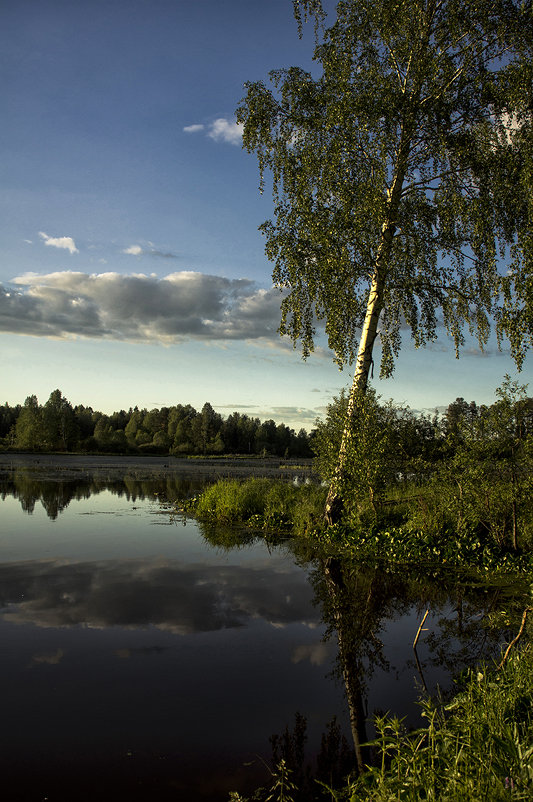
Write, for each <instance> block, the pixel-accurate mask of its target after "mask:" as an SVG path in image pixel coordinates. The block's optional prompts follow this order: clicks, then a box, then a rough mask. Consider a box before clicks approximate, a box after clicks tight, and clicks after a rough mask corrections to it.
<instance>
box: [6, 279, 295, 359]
mask: <svg viewBox="0 0 533 802" xmlns="http://www.w3.org/2000/svg"><path fill="white" fill-rule="evenodd" d="M13 284H15V285H18V290H16V291H13V290H12V289H11V290H8V289H7V288H4V287H2V286H1V285H0V331H6V332H8V331H9V332H12V333H19V334H31V335H35V336H47V337H59V338H64V337H72V336H82V337H92V338H99V339H110V340H127V341H131V342H163V343H178V342H183V341H185V340H190V339H196V340H204V341H209V340H211V341H214V342H220V341H224V340H253V341H255V342H258V341H260V342H265V341H267V340H272V341H277V340H278V339H279V338H278V334H277V327H278V325H279V318H280V308H279V307H280V293H279V291H278V290H276V289H273V288H272V289H270V290H264V289H260V288H258V287H257V286H256V285H255V283H254V282H253V281H250V280H249V279H227V278H222V277H220V276H212V275H205V274H203V273H193V272H190V271H181V272H176V273H170V274H169V275H167V276H165V277H164V278H158V277H157V276H156V275H150V276H147V275H144V274H142V273H141V274H137V275H126V276H125V275H122V274H119V273H111V272H109V273H93V274H89V273H82V272H75V271H70V270H67V271H61V272H59V271H58V272H55V273H48V274H46V275H36V274H35V273H26V274H24V275H22V276H19V277H18V278H15V279H14V280H13Z"/></svg>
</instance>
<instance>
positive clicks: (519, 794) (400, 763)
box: [230, 646, 533, 802]
mask: <svg viewBox="0 0 533 802" xmlns="http://www.w3.org/2000/svg"><path fill="white" fill-rule="evenodd" d="M532 698H533V649H532V648H531V646H529V647H527V648H526V649H524V650H523V651H522V652H518V651H517V652H514V653H512V654H511V656H510V658H509V659H508V661H507V662H506V663H505V664H504V666H503V668H502V669H501V670H500V671H497V670H494V669H487V668H486V667H482V668H478V669H476V670H475V671H471V672H470V673H469V675H468V677H467V679H466V682H465V684H464V687H463V689H462V690H461V691H460V692H459V693H458V694H457V695H456V697H455V698H454V700H453V701H452V702H451V703H450V704H449V705H447V707H446V708H444V709H442V708H438V707H436V706H435V705H434V704H432V703H430V702H425V703H424V705H423V707H424V715H425V718H426V719H427V725H426V726H425V727H423V728H421V729H419V730H416V731H414V732H409V733H408V732H405V730H404V728H403V727H402V724H401V722H400V721H399V720H398V719H389V718H385V717H383V718H377V719H376V720H375V728H376V732H377V736H376V739H375V741H373V742H372V744H371V745H370V746H371V747H372V748H373V752H374V758H375V759H374V761H373V764H372V765H370V766H367V767H366V771H365V772H364V773H363V774H361V775H360V776H358V777H355V778H354V777H351V778H350V777H348V778H347V779H346V781H345V784H344V786H343V787H341V788H337V789H335V788H331V787H329V786H327V785H325V784H324V783H322V782H316V783H315V790H314V791H311V792H310V793H306V794H305V796H302V794H301V791H300V789H299V788H297V786H296V785H295V784H294V782H293V776H292V773H291V772H290V771H289V770H288V768H287V766H286V765H285V764H284V763H283V764H282V763H280V764H279V765H278V767H277V771H273V773H272V777H273V782H272V785H271V787H270V788H262V789H258V790H257V791H256V792H255V794H254V796H253V798H252V799H253V800H258V801H259V802H266V801H267V800H268V802H282V800H283V802H297V800H298V802H302V801H303V800H305V801H306V802H307V800H309V802H312V801H313V800H317V802H318V800H325V799H329V800H331V801H332V802H394V801H395V800H396V801H397V802H420V800H428V802H482V800H483V802H504V800H507V801H508V800H514V801H515V802H519V801H521V800H524V801H525V800H531V799H533V707H532V704H531V700H532ZM280 775H283V780H284V784H283V785H281V784H280ZM230 799H232V800H234V801H235V802H237V801H238V802H247V800H245V798H243V797H242V796H240V795H239V794H236V793H233V794H232V795H231V796H230Z"/></svg>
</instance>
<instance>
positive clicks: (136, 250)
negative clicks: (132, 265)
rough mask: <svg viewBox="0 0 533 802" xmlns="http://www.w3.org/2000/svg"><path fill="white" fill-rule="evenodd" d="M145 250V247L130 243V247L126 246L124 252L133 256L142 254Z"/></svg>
mask: <svg viewBox="0 0 533 802" xmlns="http://www.w3.org/2000/svg"><path fill="white" fill-rule="evenodd" d="M142 252H143V249H142V248H141V246H140V245H130V246H129V248H124V250H123V251H122V253H128V254H130V255H131V256H140V255H141V253H142Z"/></svg>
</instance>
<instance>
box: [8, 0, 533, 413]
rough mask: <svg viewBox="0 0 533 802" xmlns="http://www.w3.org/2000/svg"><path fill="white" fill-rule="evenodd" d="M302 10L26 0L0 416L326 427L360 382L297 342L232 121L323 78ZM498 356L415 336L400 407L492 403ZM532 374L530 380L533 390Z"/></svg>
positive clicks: (11, 172) (20, 6)
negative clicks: (250, 87) (243, 420)
mask: <svg viewBox="0 0 533 802" xmlns="http://www.w3.org/2000/svg"><path fill="white" fill-rule="evenodd" d="M312 48H313V32H312V30H311V28H309V29H308V30H307V31H306V33H305V36H304V39H303V41H299V39H298V36H297V29H296V23H295V21H294V19H293V17H292V2H291V0H268V2H266V0H224V2H222V0H127V2H126V0H91V2H88V0H68V1H67V0H18V2H17V3H9V4H4V6H3V10H2V26H1V27H0V64H1V72H2V78H1V82H0V85H1V89H0V94H1V100H2V108H3V123H2V128H1V129H0V142H1V148H2V178H1V180H0V205H1V214H0V376H1V379H0V403H3V402H4V401H7V402H9V403H10V404H15V403H23V401H24V399H25V398H26V396H27V395H29V394H32V393H35V394H36V395H37V396H38V397H39V400H40V401H41V403H44V402H45V401H46V399H47V398H48V395H49V394H50V392H51V391H52V390H54V389H55V388H56V387H59V388H60V389H61V390H62V392H63V393H64V395H66V396H67V398H68V399H69V400H70V401H71V402H72V403H73V404H77V403H84V404H87V405H91V406H93V407H94V408H95V409H100V410H102V411H104V412H111V411H113V410H115V409H120V408H128V407H129V406H132V405H138V406H140V407H144V406H146V407H148V408H150V407H154V406H163V405H165V406H168V405H172V404H176V403H191V404H193V405H194V406H195V407H197V408H201V407H202V405H203V404H204V402H205V401H210V402H211V403H212V404H213V406H214V407H215V408H216V409H217V410H218V411H220V412H221V413H222V414H229V413H230V412H232V411H234V410H239V411H242V412H247V413H249V414H252V415H254V416H258V417H260V418H261V419H266V418H270V417H272V418H274V419H276V420H279V421H281V420H283V421H285V422H286V423H288V424H289V425H291V426H294V427H295V428H300V426H306V427H308V428H309V427H311V426H312V424H313V421H314V420H315V418H316V416H317V415H318V414H320V413H321V412H322V411H323V409H324V408H325V406H326V405H327V403H328V402H329V400H330V399H331V397H332V395H334V394H335V393H337V392H338V391H339V389H340V388H341V387H343V386H346V384H347V383H348V382H349V380H350V375H351V372H350V370H349V369H347V370H346V371H344V372H343V373H340V372H339V370H338V369H337V367H336V366H335V365H334V363H333V359H332V355H331V354H330V353H329V352H328V350H327V348H325V347H324V346H325V344H324V343H319V347H318V348H317V351H316V353H315V354H314V355H312V356H311V357H310V359H309V360H307V362H303V361H302V360H301V359H300V356H299V353H298V351H297V350H296V351H295V350H293V347H292V344H291V343H287V342H283V341H281V340H280V338H279V336H278V335H277V333H276V328H277V326H278V324H279V300H280V296H279V293H278V291H277V290H275V289H273V288H272V285H271V280H270V275H271V266H270V264H269V263H268V261H267V260H266V257H265V255H264V250H263V248H264V243H263V239H262V236H261V234H260V233H259V232H258V230H257V228H258V226H259V225H260V223H261V222H263V221H264V220H265V219H266V218H268V217H269V216H270V214H271V211H272V203H271V198H270V196H269V194H268V192H266V193H265V194H264V195H263V196H261V195H260V194H259V191H258V173H257V165H256V161H255V158H254V157H253V156H250V155H248V154H247V153H246V152H245V151H243V150H242V148H241V146H240V132H239V130H238V128H237V127H236V125H235V121H234V110H235V108H236V106H237V105H238V102H239V100H240V99H241V97H242V95H243V93H244V90H243V84H244V82H245V81H247V80H256V79H265V78H266V77H267V73H268V71H269V70H270V69H274V68H278V67H288V66H291V65H298V66H303V67H304V68H309V67H310V66H311V61H310V57H311V54H312ZM505 373H510V374H511V375H512V376H513V377H516V375H517V374H516V371H515V369H514V365H513V363H512V361H511V360H510V358H509V356H508V355H507V354H506V353H505V352H504V353H499V352H498V351H497V349H496V348H495V347H491V348H489V349H488V351H487V353H486V354H485V355H480V354H479V352H478V351H477V349H476V348H474V347H472V348H467V349H466V351H465V353H464V355H463V356H462V358H461V360H459V361H457V360H456V359H455V357H454V353H453V345H452V343H451V342H450V341H448V340H447V339H445V338H443V339H442V340H441V341H439V342H438V343H437V344H435V345H433V346H431V347H430V348H427V349H425V350H419V351H415V350H414V349H413V347H412V346H411V344H410V343H409V342H406V343H405V345H404V348H403V350H402V352H401V354H400V358H399V361H398V366H397V370H396V373H395V376H394V378H393V379H392V380H388V381H386V382H375V384H376V385H377V388H378V392H380V393H381V394H382V395H383V396H384V397H385V398H389V397H392V398H393V399H394V400H396V401H397V402H399V403H408V404H409V405H410V406H412V407H413V408H415V409H428V410H431V409H433V408H435V407H436V406H441V405H446V404H448V403H449V402H450V401H452V400H454V399H455V398H456V397H457V396H464V397H465V398H466V399H467V400H471V399H475V400H476V401H479V402H485V403H486V402H489V403H490V402H491V401H492V400H493V399H494V394H493V393H494V389H495V387H496V386H498V385H499V384H500V383H501V380H502V378H503V375H504V374H505ZM530 376H531V360H527V361H526V363H525V366H524V370H523V372H522V374H520V375H519V379H520V381H521V382H523V383H527V382H528V381H529V380H530Z"/></svg>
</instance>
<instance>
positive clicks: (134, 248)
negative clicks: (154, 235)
mask: <svg viewBox="0 0 533 802" xmlns="http://www.w3.org/2000/svg"><path fill="white" fill-rule="evenodd" d="M148 244H149V246H150V250H145V249H144V248H142V247H141V246H140V245H130V246H129V248H124V249H123V251H122V253H127V254H128V255H130V256H157V257H160V258H162V259H177V258H178V257H177V256H176V254H175V253H171V252H170V251H162V250H160V249H159V248H156V247H155V246H154V244H153V242H149V243H148Z"/></svg>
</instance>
